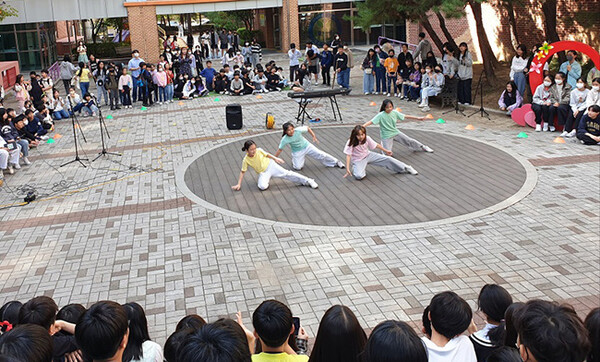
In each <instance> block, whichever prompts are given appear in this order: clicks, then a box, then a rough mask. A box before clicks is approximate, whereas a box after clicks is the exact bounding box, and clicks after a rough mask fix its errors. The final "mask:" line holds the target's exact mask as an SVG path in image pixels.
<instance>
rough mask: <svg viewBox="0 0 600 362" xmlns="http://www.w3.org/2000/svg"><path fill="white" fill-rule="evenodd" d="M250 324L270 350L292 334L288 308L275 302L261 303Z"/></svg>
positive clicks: (283, 342) (292, 328)
mask: <svg viewBox="0 0 600 362" xmlns="http://www.w3.org/2000/svg"><path fill="white" fill-rule="evenodd" d="M244 146H245V145H244ZM253 147H256V146H253ZM252 324H253V325H254V331H255V333H256V334H257V335H258V338H259V339H260V341H261V342H262V344H264V345H265V346H268V347H272V348H277V347H281V346H283V345H284V344H285V343H287V340H288V338H289V336H290V334H292V333H294V324H293V317H292V312H291V311H290V308H288V307H287V306H286V305H285V304H283V303H281V302H278V301H276V300H266V301H264V302H262V303H261V304H260V305H259V306H258V308H256V310H255V311H254V313H253V314H252Z"/></svg>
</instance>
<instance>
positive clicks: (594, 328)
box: [585, 307, 600, 362]
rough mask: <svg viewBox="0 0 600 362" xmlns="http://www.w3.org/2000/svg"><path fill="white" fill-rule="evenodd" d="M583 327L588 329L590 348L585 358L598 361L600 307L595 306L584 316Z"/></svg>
mask: <svg viewBox="0 0 600 362" xmlns="http://www.w3.org/2000/svg"><path fill="white" fill-rule="evenodd" d="M585 328H586V329H587V331H588V336H589V339H590V342H592V349H591V350H590V354H588V357H587V360H588V361H590V362H592V361H600V308H599V307H596V308H594V309H592V311H591V312H590V313H589V314H588V315H587V317H585Z"/></svg>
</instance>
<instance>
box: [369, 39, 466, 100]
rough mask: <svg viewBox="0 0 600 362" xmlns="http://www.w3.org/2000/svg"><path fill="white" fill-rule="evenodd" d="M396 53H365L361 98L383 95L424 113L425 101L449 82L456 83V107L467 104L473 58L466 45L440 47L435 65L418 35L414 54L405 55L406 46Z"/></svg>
mask: <svg viewBox="0 0 600 362" xmlns="http://www.w3.org/2000/svg"><path fill="white" fill-rule="evenodd" d="M384 47H385V46H384ZM400 49H401V50H400V52H399V54H397V55H396V51H395V50H394V49H393V48H391V49H388V50H387V51H385V50H384V49H382V47H381V46H379V45H376V46H375V47H374V48H372V49H369V50H368V52H367V55H366V56H365V58H364V60H363V62H362V65H361V70H362V71H363V73H364V75H363V92H364V94H365V95H368V94H384V95H386V96H388V97H392V96H393V97H398V98H400V99H402V100H406V101H416V102H417V103H419V107H420V108H422V109H423V111H424V112H428V111H429V110H430V108H429V97H432V96H436V95H438V94H440V93H441V92H442V89H443V88H444V85H445V84H446V82H448V81H451V80H452V81H456V82H457V85H456V87H457V98H458V99H457V101H458V103H459V104H464V105H470V104H471V84H472V79H473V57H472V56H471V53H470V52H469V50H468V46H467V44H466V43H464V42H463V43H461V44H460V45H459V49H454V48H452V46H451V45H450V44H449V43H446V44H444V47H443V54H442V58H441V60H440V61H439V62H438V59H437V58H436V57H435V56H434V54H433V50H432V48H431V44H430V43H429V41H428V40H427V39H425V34H424V33H420V34H419V44H418V45H417V47H416V49H415V51H414V52H412V53H411V52H410V51H409V49H408V44H406V43H404V44H401V46H400Z"/></svg>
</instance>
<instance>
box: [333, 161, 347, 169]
mask: <svg viewBox="0 0 600 362" xmlns="http://www.w3.org/2000/svg"><path fill="white" fill-rule="evenodd" d="M335 167H339V168H346V165H344V163H343V162H342V161H338V162H336V163H335Z"/></svg>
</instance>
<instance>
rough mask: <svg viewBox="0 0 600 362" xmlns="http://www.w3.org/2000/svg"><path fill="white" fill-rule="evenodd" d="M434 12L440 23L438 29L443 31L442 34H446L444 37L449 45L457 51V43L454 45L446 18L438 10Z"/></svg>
mask: <svg viewBox="0 0 600 362" xmlns="http://www.w3.org/2000/svg"><path fill="white" fill-rule="evenodd" d="M434 13H435V15H436V16H437V18H438V22H439V23H440V29H442V33H444V36H446V39H447V40H448V43H450V46H452V48H454V51H455V52H457V51H458V45H456V42H455V41H454V37H453V36H452V34H450V31H449V30H448V28H447V27H446V19H444V16H443V15H442V13H441V12H440V11H439V10H435V11H434Z"/></svg>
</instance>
